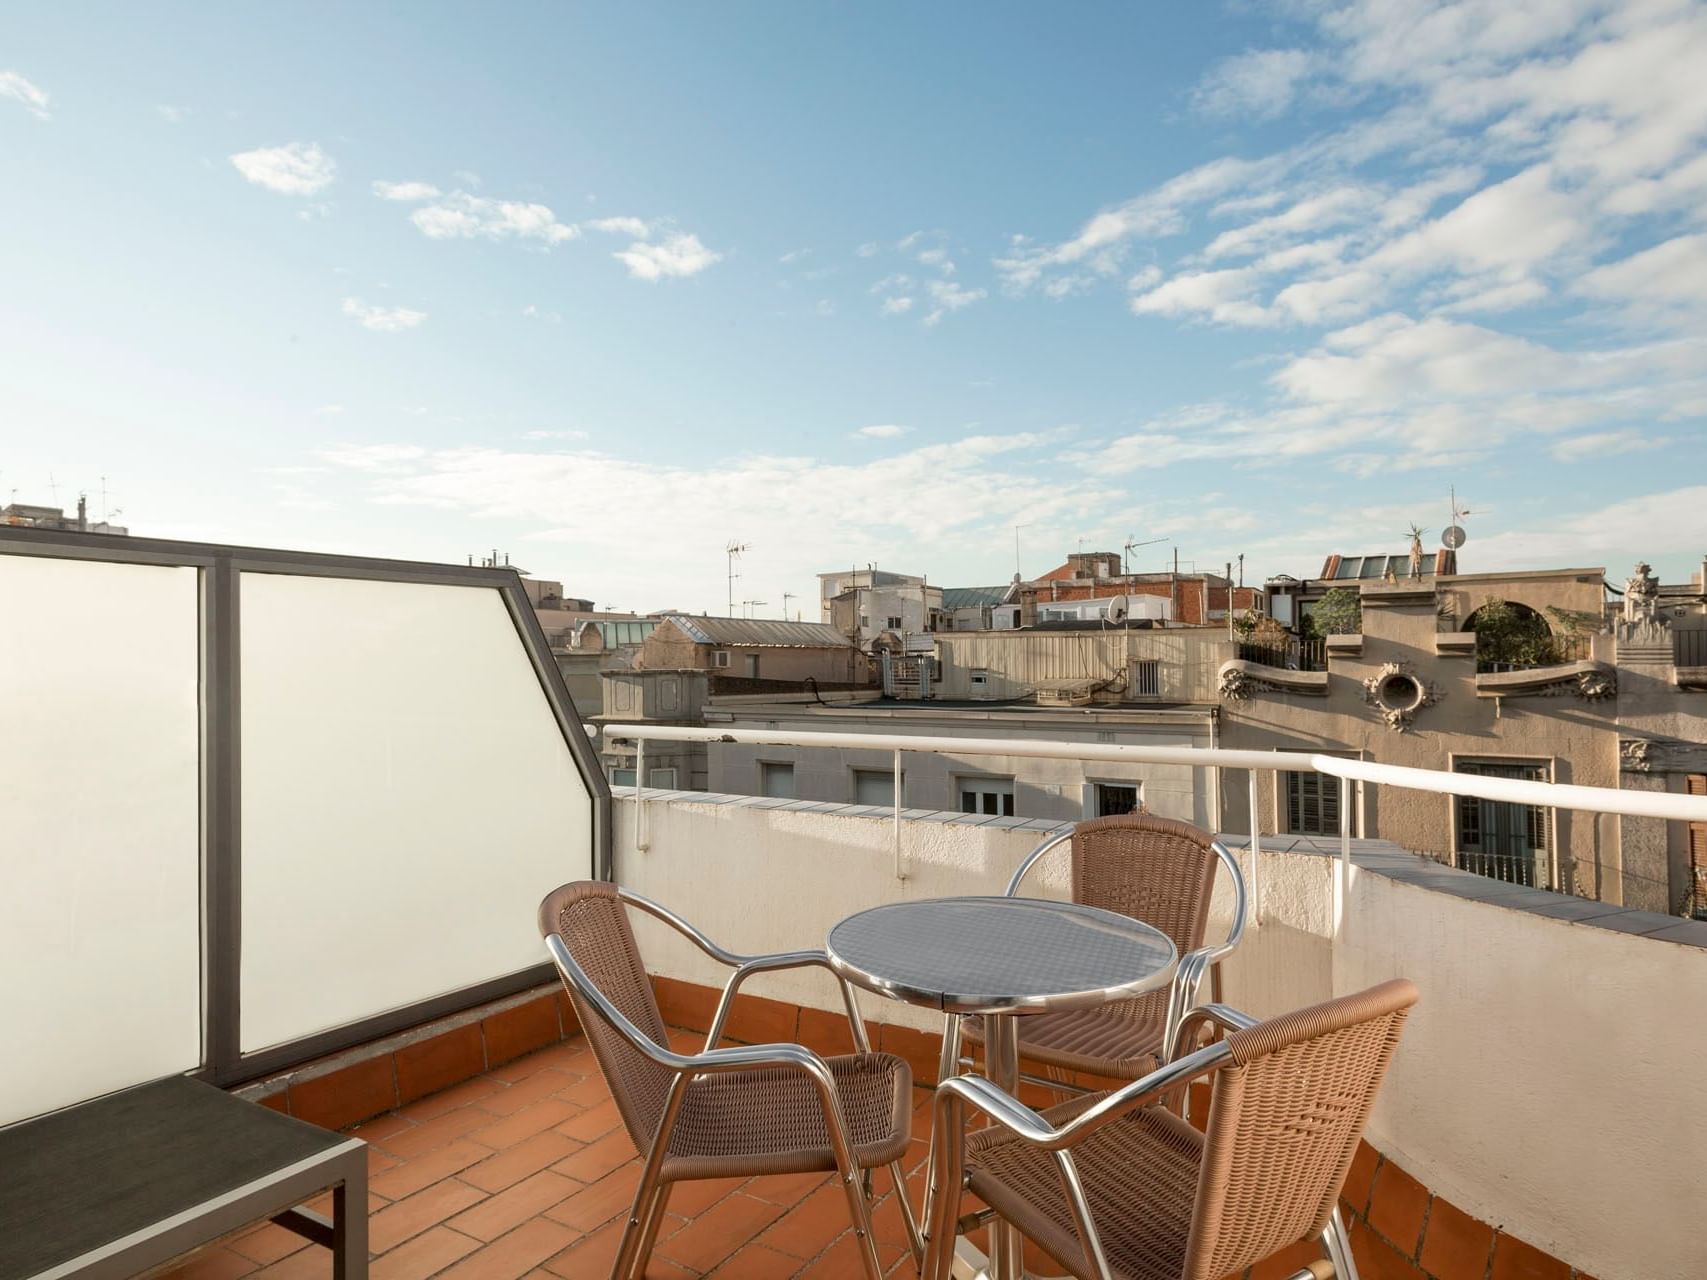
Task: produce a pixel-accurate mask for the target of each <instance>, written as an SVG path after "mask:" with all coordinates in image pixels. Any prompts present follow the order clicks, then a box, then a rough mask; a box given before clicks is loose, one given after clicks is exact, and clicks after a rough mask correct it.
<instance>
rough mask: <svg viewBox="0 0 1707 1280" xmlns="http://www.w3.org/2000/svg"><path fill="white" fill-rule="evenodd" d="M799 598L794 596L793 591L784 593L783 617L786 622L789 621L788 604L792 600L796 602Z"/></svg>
mask: <svg viewBox="0 0 1707 1280" xmlns="http://www.w3.org/2000/svg"><path fill="white" fill-rule="evenodd" d="M798 598H799V597H798V596H796V595H795V594H794V592H792V591H784V592H783V593H782V616H783V620H784V621H786V620H787V619H788V602H789V601H790V600H796V599H798Z"/></svg>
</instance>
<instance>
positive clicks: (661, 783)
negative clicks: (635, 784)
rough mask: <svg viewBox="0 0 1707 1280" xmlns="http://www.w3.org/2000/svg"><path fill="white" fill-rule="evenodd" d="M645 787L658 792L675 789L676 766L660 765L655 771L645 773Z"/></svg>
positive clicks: (649, 770) (650, 770)
mask: <svg viewBox="0 0 1707 1280" xmlns="http://www.w3.org/2000/svg"><path fill="white" fill-rule="evenodd" d="M646 785H647V787H649V788H656V789H657V790H659V791H674V790H675V789H676V766H675V765H673V764H670V765H661V766H659V767H658V768H656V769H648V770H647V771H646Z"/></svg>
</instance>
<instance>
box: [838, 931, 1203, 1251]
mask: <svg viewBox="0 0 1707 1280" xmlns="http://www.w3.org/2000/svg"><path fill="white" fill-rule="evenodd" d="M825 949H826V950H827V951H828V952H829V956H830V965H831V967H832V968H834V969H835V971H836V972H837V973H839V974H841V975H842V976H843V977H844V978H846V979H847V980H848V981H849V982H852V983H855V984H856V985H858V986H861V987H864V988H866V989H867V990H868V991H876V992H878V993H879V994H881V995H885V996H888V997H890V998H891V999H893V1000H902V1001H905V1002H906V1003H908V1004H917V1005H925V1006H928V1007H930V1008H933V1009H941V1010H942V1011H943V1012H944V1013H947V1014H972V1015H979V1016H982V1017H983V1019H984V1052H985V1069H986V1071H987V1073H988V1075H989V1078H990V1080H991V1082H992V1083H994V1084H996V1085H998V1086H1000V1087H1001V1088H1003V1089H1005V1090H1007V1091H1008V1092H1009V1093H1012V1092H1014V1090H1015V1088H1016V1086H1017V1084H1018V1082H1019V1036H1018V1033H1017V1031H1016V1029H1015V1026H1014V1015H1023V1014H1028V1013H1054V1012H1057V1011H1060V1010H1064V1009H1082V1008H1086V1007H1088V1006H1091V1005H1098V1004H1104V1003H1106V1002H1108V1001H1110V1000H1122V999H1126V998H1128V997H1131V996H1137V995H1143V994H1145V993H1146V992H1150V991H1155V990H1158V989H1160V988H1162V987H1165V986H1167V985H1168V983H1169V982H1171V981H1172V980H1173V976H1174V968H1175V966H1176V965H1177V964H1178V963H1179V955H1178V953H1177V952H1176V951H1175V949H1174V944H1173V941H1172V940H1171V939H1170V938H1169V937H1168V936H1167V935H1166V934H1165V933H1163V932H1162V931H1161V930H1159V929H1155V928H1152V927H1151V926H1149V925H1147V924H1144V923H1142V922H1141V921H1138V920H1134V919H1132V918H1131V917H1130V916H1123V915H1117V914H1116V913H1114V912H1112V911H1103V910H1100V909H1098V908H1096V907H1086V906H1081V905H1079V904H1078V903H1072V902H1049V901H1044V900H1042V899H1038V898H928V899H925V900H923V901H920V902H895V903H889V904H887V905H885V906H881V907H873V908H871V909H870V910H869V911H861V912H860V913H859V914H857V915H852V916H849V917H848V918H847V919H846V920H843V921H842V922H841V923H840V924H838V925H836V926H835V928H833V929H831V930H830V937H829V940H828V942H827V944H826V947H825ZM946 1043H947V1041H946V1040H945V1045H946ZM948 1056H949V1054H948V1053H947V1051H946V1049H945V1053H944V1057H945V1058H947V1057H948ZM947 1069H949V1070H952V1069H953V1064H948V1068H947ZM989 1262H990V1268H989V1270H990V1275H991V1276H992V1277H994V1280H1017V1278H1018V1277H1019V1275H1020V1242H1019V1235H1018V1233H1017V1232H1015V1231H1014V1230H1013V1228H1011V1227H1009V1226H1008V1225H1007V1224H1005V1223H1004V1222H1002V1221H1001V1220H1000V1219H997V1220H996V1221H995V1222H993V1223H992V1224H991V1226H990V1259H989Z"/></svg>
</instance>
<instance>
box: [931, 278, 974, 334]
mask: <svg viewBox="0 0 1707 1280" xmlns="http://www.w3.org/2000/svg"><path fill="white" fill-rule="evenodd" d="M925 292H926V293H928V294H930V298H931V304H932V305H931V309H930V310H929V311H928V312H926V313H925V323H926V324H936V323H937V322H938V321H940V320H941V319H942V318H943V317H944V316H945V315H947V314H948V313H949V312H951V311H959V310H960V309H961V308H962V307H969V306H971V305H972V304H973V303H974V302H979V301H982V300H983V299H984V298H987V297H989V293H988V291H987V290H984V289H967V288H963V287H962V286H960V285H958V284H956V283H955V282H954V281H952V280H927V281H925Z"/></svg>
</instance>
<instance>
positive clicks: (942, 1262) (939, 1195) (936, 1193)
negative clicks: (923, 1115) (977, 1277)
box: [919, 1094, 966, 1280]
mask: <svg viewBox="0 0 1707 1280" xmlns="http://www.w3.org/2000/svg"><path fill="white" fill-rule="evenodd" d="M965 1133H966V1105H965V1103H963V1102H961V1101H960V1100H959V1099H958V1098H954V1097H952V1096H949V1095H946V1094H938V1095H937V1102H936V1106H935V1108H934V1110H933V1115H932V1122H931V1157H930V1167H929V1170H928V1172H927V1174H926V1179H925V1184H926V1186H927V1187H928V1188H929V1193H928V1195H927V1198H926V1200H925V1260H924V1263H923V1264H922V1265H921V1266H920V1267H919V1280H949V1273H950V1270H951V1269H952V1268H953V1266H954V1243H955V1239H956V1226H955V1224H956V1215H957V1214H958V1213H959V1211H960V1190H961V1188H960V1181H961V1177H962V1172H963V1170H964V1168H965V1165H964V1156H963V1153H962V1150H961V1143H962V1141H963V1140H964V1138H965Z"/></svg>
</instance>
